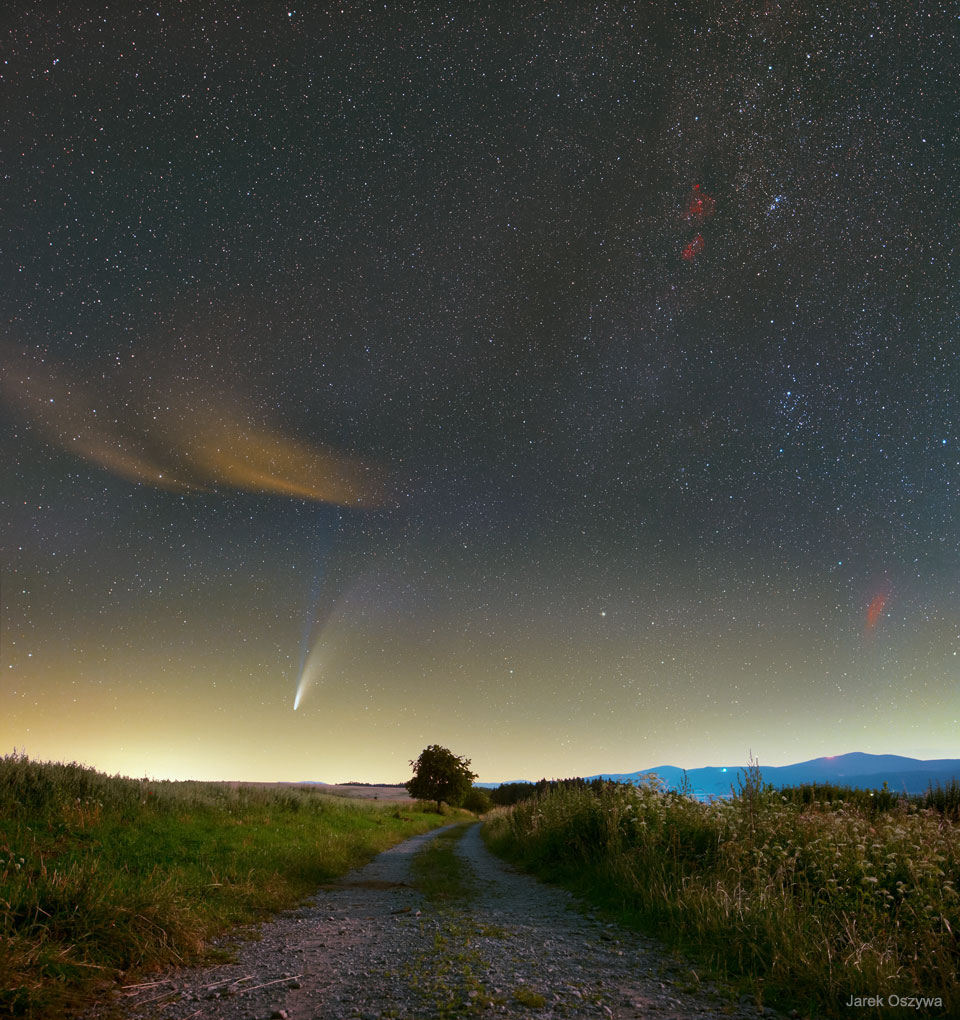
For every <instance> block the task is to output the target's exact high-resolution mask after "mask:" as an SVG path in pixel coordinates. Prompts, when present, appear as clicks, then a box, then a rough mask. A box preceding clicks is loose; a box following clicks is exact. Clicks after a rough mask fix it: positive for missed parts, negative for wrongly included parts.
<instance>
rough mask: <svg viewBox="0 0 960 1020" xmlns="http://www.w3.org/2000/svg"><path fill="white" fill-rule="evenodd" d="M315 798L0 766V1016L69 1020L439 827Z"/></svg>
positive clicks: (289, 791) (296, 791)
mask: <svg viewBox="0 0 960 1020" xmlns="http://www.w3.org/2000/svg"><path fill="white" fill-rule="evenodd" d="M443 821H444V819H443V818H441V817H440V816H439V815H437V814H434V813H432V812H428V811H424V810H423V809H422V807H421V806H419V805H417V806H414V805H406V804H405V805H403V808H402V810H398V808H397V805H395V804H383V803H379V804H378V803H372V802H371V801H369V800H366V801H361V800H355V801H354V800H346V799H344V798H332V797H327V796H324V795H323V794H322V793H319V792H317V791H316V790H314V789H312V788H309V787H306V788H304V787H280V788H278V787H256V786H236V785H235V784H225V783H197V782H153V781H148V780H136V779H126V778H122V777H119V776H114V777H110V776H106V775H103V774H101V773H98V772H95V771H94V770H93V769H89V768H86V767H84V766H81V765H77V764H75V763H74V764H69V765H67V764H53V763H41V762H34V761H30V760H29V759H28V758H26V757H25V756H22V755H16V754H14V755H10V756H5V757H4V758H3V759H0V1015H3V1014H8V1015H9V1014H12V1015H29V1016H37V1017H40V1016H62V1015H65V1014H67V1013H68V1012H69V1011H70V1010H71V1009H72V1008H74V1007H78V1006H80V1005H82V1004H83V1003H84V1002H85V1001H89V999H90V997H91V996H93V995H96V994H97V993H98V992H99V991H102V990H103V989H104V988H105V987H109V986H114V985H115V984H116V983H117V981H119V980H124V979H126V980H130V979H131V978H132V977H134V976H135V975H137V974H144V973H146V972H149V971H151V970H153V969H156V968H158V967H162V966H166V965H171V964H187V963H199V962H203V961H204V960H210V959H211V958H212V956H211V950H210V949H209V947H208V940H209V939H210V938H211V937H212V936H213V935H216V934H218V933H222V932H224V931H226V930H227V929H230V928H232V927H235V926H237V925H245V924H250V923H253V922H257V921H262V920H264V919H266V918H267V917H269V916H270V915H271V914H273V913H275V912H277V911H279V910H283V909H286V908H289V907H291V906H294V905H295V904H297V903H298V902H300V901H301V900H303V899H304V898H305V897H307V896H308V895H311V894H312V893H314V892H315V891H316V889H317V888H318V886H320V885H321V884H322V883H324V882H328V881H330V880H331V879H332V878H335V877H336V876H338V875H341V874H343V873H344V872H346V871H348V870H350V869H351V868H355V867H358V866H360V865H362V864H364V863H365V862H366V861H368V860H369V859H370V858H372V857H373V856H374V855H375V854H377V853H379V852H380V851H382V850H384V849H386V848H387V847H389V846H392V845H393V844H395V843H397V842H399V841H401V840H403V839H407V838H408V837H410V836H413V835H416V834H417V833H420V832H425V831H427V830H428V829H431V828H434V827H435V826H437V825H440V824H442V823H443Z"/></svg>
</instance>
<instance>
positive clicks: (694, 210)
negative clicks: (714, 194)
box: [687, 184, 717, 223]
mask: <svg viewBox="0 0 960 1020" xmlns="http://www.w3.org/2000/svg"><path fill="white" fill-rule="evenodd" d="M716 208H717V203H716V202H715V201H714V200H713V199H712V198H711V197H710V196H709V195H708V194H707V193H706V192H705V191H701V190H700V185H699V184H694V186H693V191H691V192H690V198H689V199H688V201H687V219H688V220H694V221H695V222H696V223H703V222H704V220H708V219H710V217H711V216H712V215H713V214H714V212H715V211H716Z"/></svg>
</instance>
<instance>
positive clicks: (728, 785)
mask: <svg viewBox="0 0 960 1020" xmlns="http://www.w3.org/2000/svg"><path fill="white" fill-rule="evenodd" d="M744 771H745V769H744V766H742V765H717V766H709V767H706V768H700V769H687V770H686V776H687V782H688V783H689V784H690V786H691V787H692V788H693V793H694V794H695V796H697V797H700V798H705V797H728V796H730V793H731V789H733V790H736V789H737V785H738V779H739V778H740V777H742V776H743V774H744ZM760 772H761V774H762V776H763V781H764V782H765V783H770V784H771V785H772V786H774V787H776V788H777V789H781V788H782V787H784V786H799V785H800V784H802V783H835V784H836V785H837V786H853V787H856V788H858V789H861V790H879V789H880V788H881V787H882V786H883V784H884V783H886V784H887V785H888V786H889V787H890V789H891V790H895V791H896V792H898V793H907V794H911V793H923V792H924V791H925V790H926V789H927V788H928V787H929V786H930V785H931V784H932V785H934V786H936V785H937V784H940V785H941V786H943V785H947V784H949V783H950V782H952V781H953V780H956V781H957V782H960V759H957V758H937V759H932V760H928V761H924V760H922V759H920V758H904V757H902V756H900V755H897V754H864V753H863V752H861V751H853V752H851V753H850V754H838V755H834V756H833V757H829V758H811V759H810V761H802V762H798V763H797V764H796V765H763V764H761V766H760ZM651 773H653V774H654V775H657V776H659V777H660V779H661V780H662V781H663V783H664V785H665V786H666V787H667V789H670V790H677V789H679V788H680V786H681V784H682V783H683V775H684V770H683V769H681V768H678V767H677V766H676V765H658V766H656V767H655V768H649V769H639V770H638V771H636V772H603V773H601V774H600V775H597V776H584V779H612V780H614V781H615V782H618V783H640V782H643V779H644V777H645V776H649V775H650V774H651ZM522 781H523V780H517V782H522ZM477 785H478V786H484V787H487V788H488V789H489V788H492V787H496V786H499V785H500V784H499V783H478V784H477Z"/></svg>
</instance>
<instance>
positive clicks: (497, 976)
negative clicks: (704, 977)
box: [127, 824, 777, 1020]
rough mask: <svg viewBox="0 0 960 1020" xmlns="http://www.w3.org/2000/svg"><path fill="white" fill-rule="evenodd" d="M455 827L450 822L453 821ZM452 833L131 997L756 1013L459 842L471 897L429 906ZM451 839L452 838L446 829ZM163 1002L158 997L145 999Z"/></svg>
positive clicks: (183, 1015)
mask: <svg viewBox="0 0 960 1020" xmlns="http://www.w3.org/2000/svg"><path fill="white" fill-rule="evenodd" d="M447 828H449V827H447ZM438 833H440V834H441V839H444V841H445V837H444V836H443V835H442V834H443V833H444V830H435V831H434V832H431V833H426V834H425V835H422V836H417V837H414V838H413V839H410V840H407V841H406V842H404V843H401V844H399V845H397V846H395V847H393V848H391V849H390V850H387V851H385V852H384V853H382V854H380V855H379V856H378V857H377V858H375V859H374V860H373V861H371V863H370V864H368V865H367V866H366V867H364V868H361V869H358V870H356V871H353V872H351V873H350V874H348V875H345V876H344V877H343V878H341V879H340V880H339V881H338V882H336V883H335V884H333V885H331V886H329V887H327V888H324V889H323V890H321V891H320V892H319V893H318V895H317V896H316V897H315V898H314V899H313V900H311V901H310V902H309V903H307V904H306V905H304V906H303V907H301V908H300V909H298V910H296V911H292V912H290V913H288V914H287V915H284V916H282V917H280V918H278V919H277V920H275V921H272V922H270V923H268V924H265V925H263V926H262V928H261V929H260V936H261V937H260V939H259V940H258V941H248V942H242V943H240V944H239V946H238V948H237V961H236V963H232V964H228V965H224V966H220V967H216V968H205V969H202V970H196V971H187V972H184V971H181V972H179V973H177V974H175V975H172V976H170V977H169V978H168V979H166V982H165V983H164V982H160V983H158V985H157V986H155V987H153V988H149V989H146V990H145V991H144V992H143V993H138V995H137V997H136V1001H130V1002H129V1005H128V1008H127V1016H128V1017H129V1018H130V1020H134V1018H147V1017H149V1018H151V1020H154V1018H161V1017H162V1018H168V1020H187V1018H191V1020H207V1018H209V1020H260V1018H263V1020H267V1018H269V1017H288V1018H290V1020H356V1018H361V1020H382V1018H397V1020H420V1018H423V1020H431V1018H449V1020H456V1018H459V1017H471V1016H506V1017H518V1018H519V1017H523V1018H526V1020H546V1018H548V1017H549V1018H554V1017H556V1018H559V1017H564V1018H570V1020H578V1018H586V1017H613V1018H617V1020H627V1018H630V1020H634V1018H639V1017H650V1018H654V1017H655V1018H659V1020H693V1018H700V1020H748V1018H750V1020H754V1018H756V1017H757V1016H758V1015H763V1016H768V1017H774V1016H776V1015H777V1014H776V1013H774V1012H773V1011H772V1010H769V1009H764V1010H758V1008H757V1007H756V1006H754V1005H752V1004H747V1003H743V1002H741V1003H736V1004H731V1003H728V1002H726V1003H725V1002H723V1001H721V1000H720V999H719V998H718V997H717V996H716V995H715V994H714V993H713V992H712V990H711V989H710V988H709V986H707V985H703V984H699V985H698V984H697V981H696V978H695V976H694V975H693V974H692V972H691V970H690V968H689V966H687V965H684V964H682V963H679V962H678V961H676V960H675V959H674V958H673V957H672V956H670V955H669V954H668V953H666V951H665V950H663V948H662V947H660V946H658V944H657V943H655V942H653V941H652V940H650V939H647V938H644V937H643V936H641V935H638V934H637V933H635V932H631V931H628V930H626V929H623V928H621V927H619V926H617V925H612V924H605V923H603V922H602V921H600V920H598V919H597V918H595V917H592V916H590V914H589V913H588V912H583V911H581V910H579V909H577V906H576V903H575V901H574V898H573V897H572V896H571V895H570V894H569V893H567V892H566V891H564V890H561V889H557V888H554V887H552V886H548V885H544V884H542V883H540V882H538V881H536V880H535V879H533V878H531V877H529V876H527V875H523V874H520V873H518V872H516V871H514V870H513V869H511V868H510V867H509V866H507V865H505V864H504V863H503V862H502V861H500V860H498V859H497V858H496V857H494V856H493V855H492V854H491V853H490V852H489V851H488V850H487V849H486V847H485V846H484V844H483V841H482V840H481V838H480V825H479V824H475V825H472V826H470V827H469V828H468V829H467V830H466V832H465V833H464V834H463V836H462V839H460V840H458V841H457V842H456V843H455V844H454V847H455V853H456V854H457V859H458V861H459V863H460V868H461V871H462V872H463V873H464V879H465V885H466V887H467V894H466V895H465V896H463V897H460V898H456V899H452V900H450V901H448V902H441V903H439V904H438V902H437V901H432V900H429V899H428V898H427V897H425V896H424V895H423V893H422V892H421V891H420V890H418V888H417V887H416V885H415V878H414V875H413V873H412V870H411V861H412V859H413V857H414V855H415V854H417V853H419V852H421V851H424V850H425V848H428V847H429V846H430V845H431V842H432V841H433V840H434V839H436V838H437V836H438ZM446 835H447V836H449V835H451V833H449V832H448V833H447V834H446ZM146 999H152V1001H149V1002H148V1001H144V1000H146Z"/></svg>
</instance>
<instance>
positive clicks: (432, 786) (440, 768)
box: [406, 744, 477, 812]
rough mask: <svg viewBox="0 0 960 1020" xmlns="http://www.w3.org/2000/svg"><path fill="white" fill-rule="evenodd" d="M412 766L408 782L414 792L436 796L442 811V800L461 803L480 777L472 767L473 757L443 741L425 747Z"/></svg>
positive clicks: (425, 797)
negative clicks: (464, 755)
mask: <svg viewBox="0 0 960 1020" xmlns="http://www.w3.org/2000/svg"><path fill="white" fill-rule="evenodd" d="M410 766H411V768H412V769H413V778H412V779H410V780H409V781H408V782H407V784H406V786H407V791H408V792H409V794H410V796H411V797H416V798H417V799H418V800H435V801H436V802H437V811H438V812H439V811H440V803H441V801H444V800H445V801H446V802H447V803H448V804H455V805H456V804H459V803H460V802H461V801H462V800H463V798H464V797H466V795H467V794H468V793H469V792H470V789H471V787H472V786H473V781H474V779H476V778H477V775H476V773H475V772H471V771H470V759H469V758H461V757H459V756H458V755H455V754H454V753H453V752H452V751H448V750H447V749H446V748H445V747H441V746H440V745H439V744H431V745H430V746H429V747H425V748H424V749H423V751H422V752H421V754H420V757H419V758H417V760H416V761H411V762H410Z"/></svg>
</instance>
